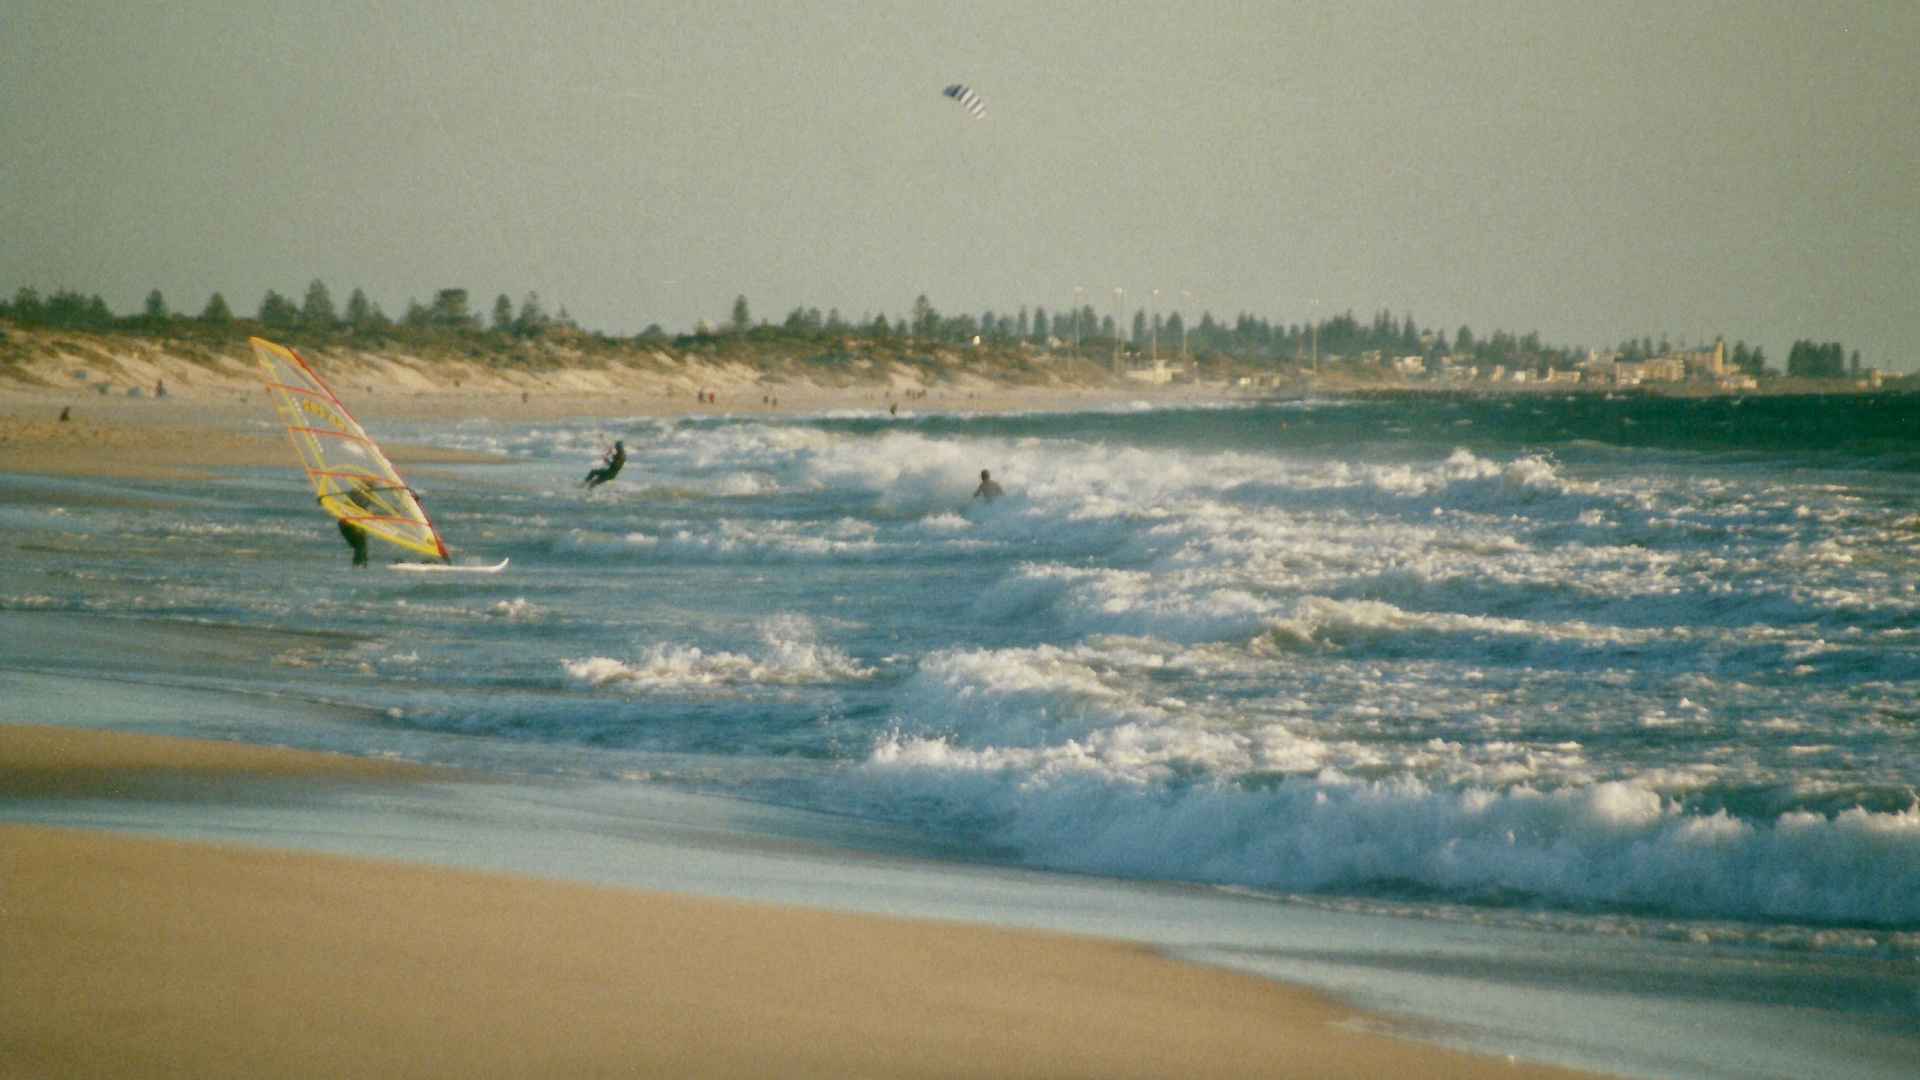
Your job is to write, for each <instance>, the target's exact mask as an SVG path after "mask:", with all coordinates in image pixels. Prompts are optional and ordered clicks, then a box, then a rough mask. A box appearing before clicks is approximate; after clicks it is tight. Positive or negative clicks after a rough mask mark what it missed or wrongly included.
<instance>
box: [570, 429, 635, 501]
mask: <svg viewBox="0 0 1920 1080" xmlns="http://www.w3.org/2000/svg"><path fill="white" fill-rule="evenodd" d="M600 460H601V461H604V462H606V464H605V465H602V466H600V467H599V468H597V469H595V470H593V471H592V472H589V473H588V474H587V478H586V479H585V480H582V481H581V483H582V484H584V485H585V486H586V487H587V488H588V490H592V489H593V488H597V487H599V486H600V485H601V484H604V483H606V482H607V481H609V480H611V479H613V478H614V477H616V476H619V475H620V467H621V466H623V465H625V464H626V463H627V444H626V443H624V442H621V441H619V440H617V439H616V440H614V444H613V449H611V450H609V451H607V455H606V456H605V457H603V458H601V459H600Z"/></svg>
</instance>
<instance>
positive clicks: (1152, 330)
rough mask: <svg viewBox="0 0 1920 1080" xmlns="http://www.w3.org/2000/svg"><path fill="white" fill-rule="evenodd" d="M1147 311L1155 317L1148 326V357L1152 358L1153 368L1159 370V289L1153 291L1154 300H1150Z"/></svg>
mask: <svg viewBox="0 0 1920 1080" xmlns="http://www.w3.org/2000/svg"><path fill="white" fill-rule="evenodd" d="M1147 309H1148V311H1149V312H1150V313H1151V314H1152V317H1153V321H1152V322H1150V323H1148V324H1147V340H1148V341H1149V342H1150V343H1151V344H1150V345H1149V346H1148V350H1147V355H1148V356H1149V357H1151V358H1152V360H1153V366H1154V367H1156V368H1157V367H1159V366H1160V290H1159V289H1155V290H1153V293H1152V299H1150V300H1149V301H1148V302H1147Z"/></svg>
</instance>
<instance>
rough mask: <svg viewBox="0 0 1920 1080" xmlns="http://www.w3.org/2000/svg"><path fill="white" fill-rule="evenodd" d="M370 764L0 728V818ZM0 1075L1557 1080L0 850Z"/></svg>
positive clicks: (548, 907) (1363, 1028) (1170, 981)
mask: <svg viewBox="0 0 1920 1080" xmlns="http://www.w3.org/2000/svg"><path fill="white" fill-rule="evenodd" d="M132 775H142V776H145V777H146V778H147V779H148V780H149V781H152V780H155V779H157V778H159V777H162V776H168V777H172V778H173V779H175V780H189V781H190V780H194V779H212V778H226V779H232V778H234V777H236V776H242V775H253V776H256V777H259V778H262V779H265V778H269V777H275V778H279V779H282V780H285V779H291V778H300V779H304V780H306V781H308V782H348V781H353V780H357V781H373V782H386V783H394V782H407V781H409V780H414V779H420V778H421V774H420V772H419V771H418V770H413V769H410V768H409V767H405V766H396V765H393V764H391V763H387V762H380V761H361V760H356V759H348V758H341V757H338V756H335V755H325V754H314V753H305V752H298V751H291V750H283V749H276V748H267V747H254V746H245V745H239V744H229V743H220V742H204V741H196V740H187V739H173V738H155V737H145V736H133V735H120V734H113V733H105V732H96V731H83V730H74V729H65V728H44V727H33V726H27V725H0V797H9V798H13V797H21V796H22V795H27V794H31V795H33V796H35V797H39V798H50V797H60V796H63V795H76V796H77V795H89V796H94V797H99V796H101V795H112V794H124V793H131V792H135V791H139V792H144V793H145V794H146V795H147V796H148V797H153V794H154V792H155V791H156V790H158V789H157V788H156V787H155V786H153V785H152V784H151V783H149V784H147V785H145V786H142V785H138V784H134V785H120V784H115V783H103V782H102V778H103V777H119V778H122V779H123V780H124V779H125V778H126V777H128V776H132ZM0 910H3V911H4V913H5V914H4V916H0V970H4V971H6V972H7V979H6V982H7V987H6V996H7V1002H8V1005H7V1008H6V1009H5V1010H0V1059H4V1060H5V1061H6V1062H7V1063H8V1064H7V1066H6V1068H5V1069H4V1073H5V1075H7V1076H9V1077H34V1078H41V1077H46V1078H53V1077H63V1078H64V1077H122V1076H124V1077H155V1076H195V1077H228V1076H230V1077H258V1076H287V1077H297V1076H315V1077H320V1076H327V1077H332V1076H343V1075H345V1076H395V1077H472V1076H514V1077H528V1076H554V1077H580V1076H603V1075H641V1076H674V1077H705V1076H712V1077H749V1076H764V1077H807V1076H820V1077H842V1076H865V1077H893V1076H898V1077H925V1076H953V1077H1021V1076H1031V1077H1136V1076H1137V1077H1149V1076H1153V1077H1241V1076H1245V1077H1256V1076H1257V1077H1269V1078H1273V1077H1280V1078H1286V1077H1356V1078H1357V1077H1434V1078H1443V1077H1469V1076H1486V1075H1499V1076H1511V1077H1516V1078H1520V1077H1553V1076H1573V1075H1578V1074H1575V1073H1571V1072H1568V1071H1565V1070H1558V1069H1550V1068H1544V1067H1538V1066H1532V1065H1527V1064H1511V1063H1508V1062H1506V1061H1498V1060H1490V1059H1485V1058H1479V1057H1474V1056H1472V1055H1467V1054H1460V1053H1456V1052H1453V1051H1448V1050H1444V1049H1438V1048H1434V1047H1429V1046H1425V1045H1422V1044H1419V1043H1416V1042H1411V1041H1407V1040H1403V1039H1399V1038H1395V1037H1391V1036H1388V1035H1383V1034H1379V1033H1377V1032H1376V1031H1375V1030H1374V1029H1375V1028H1377V1027H1378V1026H1379V1025H1378V1023H1377V1022H1375V1021H1370V1020H1369V1019H1368V1018H1366V1017H1364V1016H1361V1015H1359V1014H1356V1013H1355V1012H1354V1011H1352V1010H1351V1009H1348V1008H1345V1007H1342V1006H1340V1005H1338V1004H1337V1003H1334V1002H1330V1001H1327V1000H1324V999H1322V998H1319V997H1316V996H1314V995H1312V994H1309V993H1306V992H1303V991H1300V990H1296V989H1294V988H1291V987H1287V986H1284V985H1282V984H1278V983H1274V982H1269V981H1266V980H1261V979H1256V978H1250V977H1246V976H1241V975H1236V974H1231V973H1227V972H1221V971H1215V970H1211V969H1208V968H1204V967H1198V966H1194V965H1191V964H1186V963H1182V962H1178V961H1174V960H1170V959H1167V958H1164V957H1161V956H1159V955H1156V954H1155V953H1153V952H1151V951H1149V950H1147V949H1144V948H1138V947H1131V946H1127V945H1125V944H1118V943H1113V942H1106V941H1099V940H1092V939H1083V938H1076V937H1071V936H1066V935H1055V934H1045V933H1033V932H1024V931H1017V930H1006V929H996V928H986V927H977V926H965V925H956V924H945V923H936V922H923V921H914V920H906V919H893V918H885V917H879V916H870V915H853V914H845V913H838V912H826V911H816V910H807V909H799V908H785V907H775V906H769V905H756V904H751V903H744V902H739V901H730V900H717V899H707V898H700V897H690V896H678V895H670V894H660V893H646V892H640V891H635V890H624V889H614V888H604V887H596V886H589V885H580V884H574V883H569V882H560V881H544V880H538V879H532V878H519V877H512V876H506V875H495V874H486V873H479V872H472V871H464V870H457V869H446V868H429V867H421V866H410V865H405V864H398V863H388V862H380V861H376V860H368V859H355V858H344V857H338V856H329V855H314V854H301V853H291V852H284V851H274V850H268V849H251V848H241V847H230V846H221V845H213V844H202V843H192V842H184V841H176V840H168V839H156V838H150V837H132V836H123V835H116V834H109V833H97V832H86V831H75V830H63V829H51V828H40V827H31V826H20V825H5V826H0Z"/></svg>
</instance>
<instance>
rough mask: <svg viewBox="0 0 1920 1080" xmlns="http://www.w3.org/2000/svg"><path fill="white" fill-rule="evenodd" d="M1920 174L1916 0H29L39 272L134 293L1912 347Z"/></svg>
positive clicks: (9, 118) (18, 166) (2, 249)
mask: <svg viewBox="0 0 1920 1080" xmlns="http://www.w3.org/2000/svg"><path fill="white" fill-rule="evenodd" d="M952 82H964V83H967V84H969V85H971V86H972V87H974V89H975V90H977V91H978V92H979V94H980V95H981V97H982V98H983V99H985V101H986V105H987V110H988V112H987V118H986V119H985V120H982V121H976V120H974V119H972V118H971V117H969V116H968V115H967V113H966V112H965V111H964V110H963V109H962V108H960V106H958V105H957V104H955V103H954V102H953V101H952V100H950V99H948V98H945V97H942V96H941V94H940V90H941V88H942V87H944V86H946V85H947V84H948V83H952ZM1917 191H1920V4H1915V3H1911V2H1909V0H1882V2H1831V0H1829V2H1822V3H1773V2H1747V3H1739V2H1729V3H1695V2H1678V0H1667V2H1660V3H1646V4H1601V3H1593V4H1566V3H1519V2H1499V3H1478V4H1476V3H1460V2H1441V3H1393V4H1361V3H1351V2H1340V3H1264V4H1226V3H1222V4H1177V3H1176V4H1156V5H1114V4H1065V3H1044V2H1041V3H1034V2H1023V3H1010V2H1003V0H974V2H971V3H942V4H929V5H925V6H924V8H923V9H921V10H909V9H908V6H907V5H897V4H886V3H869V2H848V3H838V4H826V3H816V4H798V3H794V4H782V3H769V2H766V0H754V2H751V3H726V2H703V3H697V4H690V3H647V2H637V0H622V2H612V0H608V2H600V3H596V2H588V0H578V2H570V0H559V2H548V3H538V4H529V3H523V2H507V0H448V2H415V3H400V2H397V0H396V2H392V3H372V2H353V0H273V2H272V3H261V2H258V0H244V2H243V0H231V2H223V0H174V2H172V3H167V4H158V3H144V4H143V3H128V2H126V0H60V2H46V3H43V2H38V0H0V291H3V292H4V293H6V294H11V293H12V291H13V290H14V289H16V288H18V287H20V286H23V285H28V286H33V287H35V288H38V289H40V290H41V291H42V292H46V291H50V290H52V289H55V288H74V289H79V290H81V291H83V292H88V293H92V292H99V293H101V294H102V295H104V296H105V297H106V299H107V301H108V303H109V304H110V305H111V306H112V307H113V308H114V309H115V310H116V311H129V310H134V309H137V308H138V307H139V305H140V303H141V300H142V298H143V297H144V296H145V295H146V293H147V291H148V290H149V289H152V288H156V287H157V288H159V289H161V290H162V291H163V292H164V293H165V294H166V296H167V298H168V299H169V301H170V302H171V304H172V305H173V306H174V307H175V308H178V309H184V310H187V311H189V312H198V311H199V309H200V308H201V307H202V306H203V305H204V304H205V302H206V299H207V297H208V295H209V294H210V293H212V292H213V291H214V290H219V291H221V292H222V293H224V294H225V295H226V297H227V299H228V301H229V302H230V303H231V304H232V305H233V306H234V307H235V309H237V310H240V311H244V312H251V311H253V310H254V309H255V308H256V307H257V306H258V304H259V301H260V297H261V296H262V295H263V293H264V292H265V291H266V290H267V289H269V288H272V289H276V290H278V291H280V292H281V293H283V294H286V295H289V296H292V297H294V298H295V299H296V300H297V299H298V298H299V296H300V295H301V294H302V293H303V292H304V291H305V289H306V286H307V283H308V282H309V281H311V280H312V279H314V278H316V277H317V278H320V279H322V280H324V281H326V282H327V284H328V285H329V286H330V287H331V288H332V290H333V293H334V296H335V300H336V302H339V301H343V300H344V299H345V297H346V295H347V294H348V292H349V291H350V290H351V289H352V288H353V287H354V286H361V287H363V288H365V289H366V290H367V293H368V295H369V296H371V297H372V298H373V299H374V300H375V301H377V302H378V303H380V304H381V305H382V306H383V307H384V308H385V309H386V310H387V312H388V313H389V314H393V315H398V314H399V313H400V312H401V311H402V310H404V308H405V307H406V304H407V301H408V299H409V298H410V297H417V298H419V299H421V300H423V301H425V300H429V299H431V297H432V294H433V292H434V291H435V290H437V289H439V288H444V287H448V286H460V287H465V288H467V289H469V290H471V291H472V293H473V294H474V297H475V301H476V305H475V306H476V307H479V308H485V307H487V306H489V305H490V304H491V301H492V298H493V297H494V296H495V295H497V294H499V293H502V292H505V293H508V294H510V295H511V296H512V297H513V298H514V299H515V301H516V303H517V302H518V300H519V298H520V297H521V296H522V295H524V294H525V293H527V292H528V291H538V292H539V293H540V295H541V296H542V298H543V299H544V300H545V301H546V303H547V305H548V307H549V308H550V309H551V308H553V307H557V306H561V305H564V306H565V307H566V308H567V309H568V310H569V312H570V313H571V314H572V315H573V316H574V317H575V318H576V319H577V320H578V321H579V322H580V323H581V324H582V325H584V326H587V327H589V328H594V329H602V330H606V331H608V332H613V333H623V334H624V333H631V332H633V331H636V330H638V329H640V328H642V327H644V326H645V325H646V324H648V323H651V322H658V323H660V324H662V325H663V326H665V327H666V328H667V329H669V330H683V329H689V328H691V326H692V325H693V323H694V321H695V320H696V319H699V318H701V317H706V318H710V319H714V320H716V321H718V320H721V319H724V318H725V317H726V315H727V313H728V311H729V310H730V308H731V306H732V302H733V298H734V296H735V295H736V294H739V293H744V294H745V295H746V296H747V298H748V300H749V302H750V304H751V305H752V309H753V312H754V314H755V315H756V316H757V317H766V318H771V319H773V320H774V321H779V320H780V319H781V318H782V317H784V315H785V314H786V312H787V311H789V310H790V309H792V308H793V307H795V306H809V307H818V308H820V309H821V310H822V311H826V310H828V309H830V308H838V309H839V310H840V311H841V313H842V314H843V315H845V316H847V317H849V318H855V317H858V316H861V315H863V314H870V313H874V312H879V311H885V312H887V313H889V314H893V315H899V314H903V313H905V312H906V311H907V310H908V309H909V307H910V306H911V304H912V302H913V299H914V297H915V296H916V295H918V294H921V293H925V294H926V295H927V296H928V297H929V298H930V299H931V300H932V302H933V304H934V306H935V307H937V308H939V309H940V310H942V311H944V312H947V313H957V312H960V311H966V312H970V313H973V314H975V315H978V314H979V313H980V312H981V311H982V310H984V309H989V308H991V309H993V310H995V311H1000V312H1013V311H1017V310H1018V309H1019V308H1021V307H1023V306H1024V307H1032V306H1034V305H1041V306H1045V307H1047V308H1048V309H1050V310H1052V309H1060V308H1065V307H1068V306H1070V305H1071V303H1072V301H1073V295H1074V294H1073V288H1074V287H1075V286H1081V287H1083V288H1084V289H1085V290H1086V291H1085V292H1084V294H1083V297H1084V299H1085V300H1086V302H1088V303H1092V304H1093V305H1094V306H1095V307H1096V309H1097V310H1099V311H1100V312H1101V313H1102V314H1106V313H1108V312H1110V311H1111V310H1112V306H1113V295H1112V290H1113V289H1114V288H1115V287H1123V288H1125V289H1126V290H1127V294H1126V306H1125V311H1126V315H1125V317H1126V318H1131V312H1132V310H1133V309H1134V308H1136V307H1146V306H1147V305H1148V303H1149V295H1150V294H1149V290H1151V289H1158V290H1160V295H1159V301H1158V303H1159V308H1160V310H1161V311H1162V312H1168V311H1171V310H1174V309H1184V310H1186V311H1187V312H1189V313H1198V312H1199V311H1201V310H1210V311H1212V312H1213V313H1214V314H1215V315H1216V316H1217V317H1218V316H1226V317H1231V316H1232V315H1233V314H1234V313H1236V312H1239V311H1243V310H1244V311H1251V312H1253V313H1256V314H1260V315H1265V316H1268V317H1271V318H1276V319H1280V320H1283V321H1289V322H1297V321H1303V320H1304V319H1305V318H1307V316H1308V314H1309V312H1310V311H1311V310H1314V308H1312V307H1311V306H1310V305H1311V304H1312V302H1313V301H1314V300H1316V299H1317V300H1318V307H1317V310H1318V312H1319V313H1320V314H1321V315H1322V316H1324V315H1328V314H1332V313H1336V312H1339V311H1344V310H1347V309H1352V310H1353V311H1354V312H1355V313H1356V314H1358V315H1359V316H1361V317H1362V318H1363V319H1364V318H1366V317H1367V316H1369V315H1370V314H1371V313H1372V312H1374V311H1376V310H1378V309H1380V308H1382V307H1385V308H1390V309H1392V310H1393V311H1394V312H1395V314H1396V315H1401V316H1404V315H1405V314H1407V313H1409V312H1410V313H1412V314H1413V315H1414V317H1415V319H1416V320H1417V321H1418V322H1420V323H1421V324H1422V325H1432V326H1436V327H1444V328H1446V329H1447V330H1448V331H1449V332H1450V333H1451V331H1453V330H1454V329H1455V328H1457V327H1458V326H1460V325H1461V324H1462V323H1466V324H1469V325H1471V326H1472V327H1473V328H1474V330H1475V331H1476V332H1479V333H1485V332H1486V331H1489V330H1492V329H1495V328H1503V329H1507V330H1512V331H1515V332H1519V333H1524V332H1526V331H1529V330H1538V331H1539V332H1540V333H1541V334H1542V336H1543V337H1544V338H1545V339H1546V340H1548V341H1550V342H1555V343H1565V344H1587V345H1599V346H1608V345H1612V344H1614V343H1616V342H1618V341H1619V340H1620V339H1621V338H1623V337H1625V336H1628V335H1634V336H1640V335H1651V336H1653V337H1654V338H1655V339H1656V340H1657V339H1658V338H1659V337H1661V336H1662V335H1663V334H1664V335H1668V336H1670V337H1671V338H1673V339H1674V340H1675V341H1678V340H1679V339H1682V338H1685V339H1687V340H1690V341H1691V340H1700V339H1702V338H1711V337H1712V336H1713V335H1715V334H1725V335H1726V336H1727V338H1728V340H1729V341H1732V340H1733V339H1735V338H1744V339H1745V340H1747V341H1748V342H1750V343H1755V342H1757V343H1760V344H1763V345H1764V346H1765V347H1766V349H1767V352H1768V354H1769V356H1770V357H1771V359H1772V360H1773V362H1774V363H1775V364H1778V363H1780V362H1781V361H1783V360H1784V359H1785V355H1786V350H1787V346H1788V345H1789V344H1790V343H1791V342H1792V341H1793V339H1795V338H1798V337H1811V338H1815V339H1818V340H1823V341H1824V340H1835V339H1837V340H1840V341H1841V342H1843V343H1844V344H1845V345H1846V346H1847V347H1848V348H1849V349H1851V348H1856V347H1857V348H1859V349H1860V350H1861V352H1862V355H1863V359H1864V361H1865V362H1866V363H1869V364H1876V365H1878V366H1882V367H1889V368H1897V369H1902V370H1906V369H1912V368H1914V367H1916V366H1920V349H1916V348H1915V345H1916V342H1920V208H1916V192H1917ZM1183 294H1190V296H1187V295H1183Z"/></svg>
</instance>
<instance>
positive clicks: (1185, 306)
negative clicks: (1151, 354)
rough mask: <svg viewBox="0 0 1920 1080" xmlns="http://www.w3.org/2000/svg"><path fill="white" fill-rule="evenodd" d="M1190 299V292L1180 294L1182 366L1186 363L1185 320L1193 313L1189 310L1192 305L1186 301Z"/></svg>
mask: <svg viewBox="0 0 1920 1080" xmlns="http://www.w3.org/2000/svg"><path fill="white" fill-rule="evenodd" d="M1191 299H1193V294H1192V293H1190V292H1182V293H1181V294H1180V365H1181V366H1182V367H1185V366H1186V363H1187V322H1188V321H1189V320H1190V319H1192V318H1193V313H1192V312H1191V311H1190V310H1189V309H1190V308H1191V307H1192V306H1193V305H1192V304H1190V303H1188V301H1189V300H1191Z"/></svg>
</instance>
